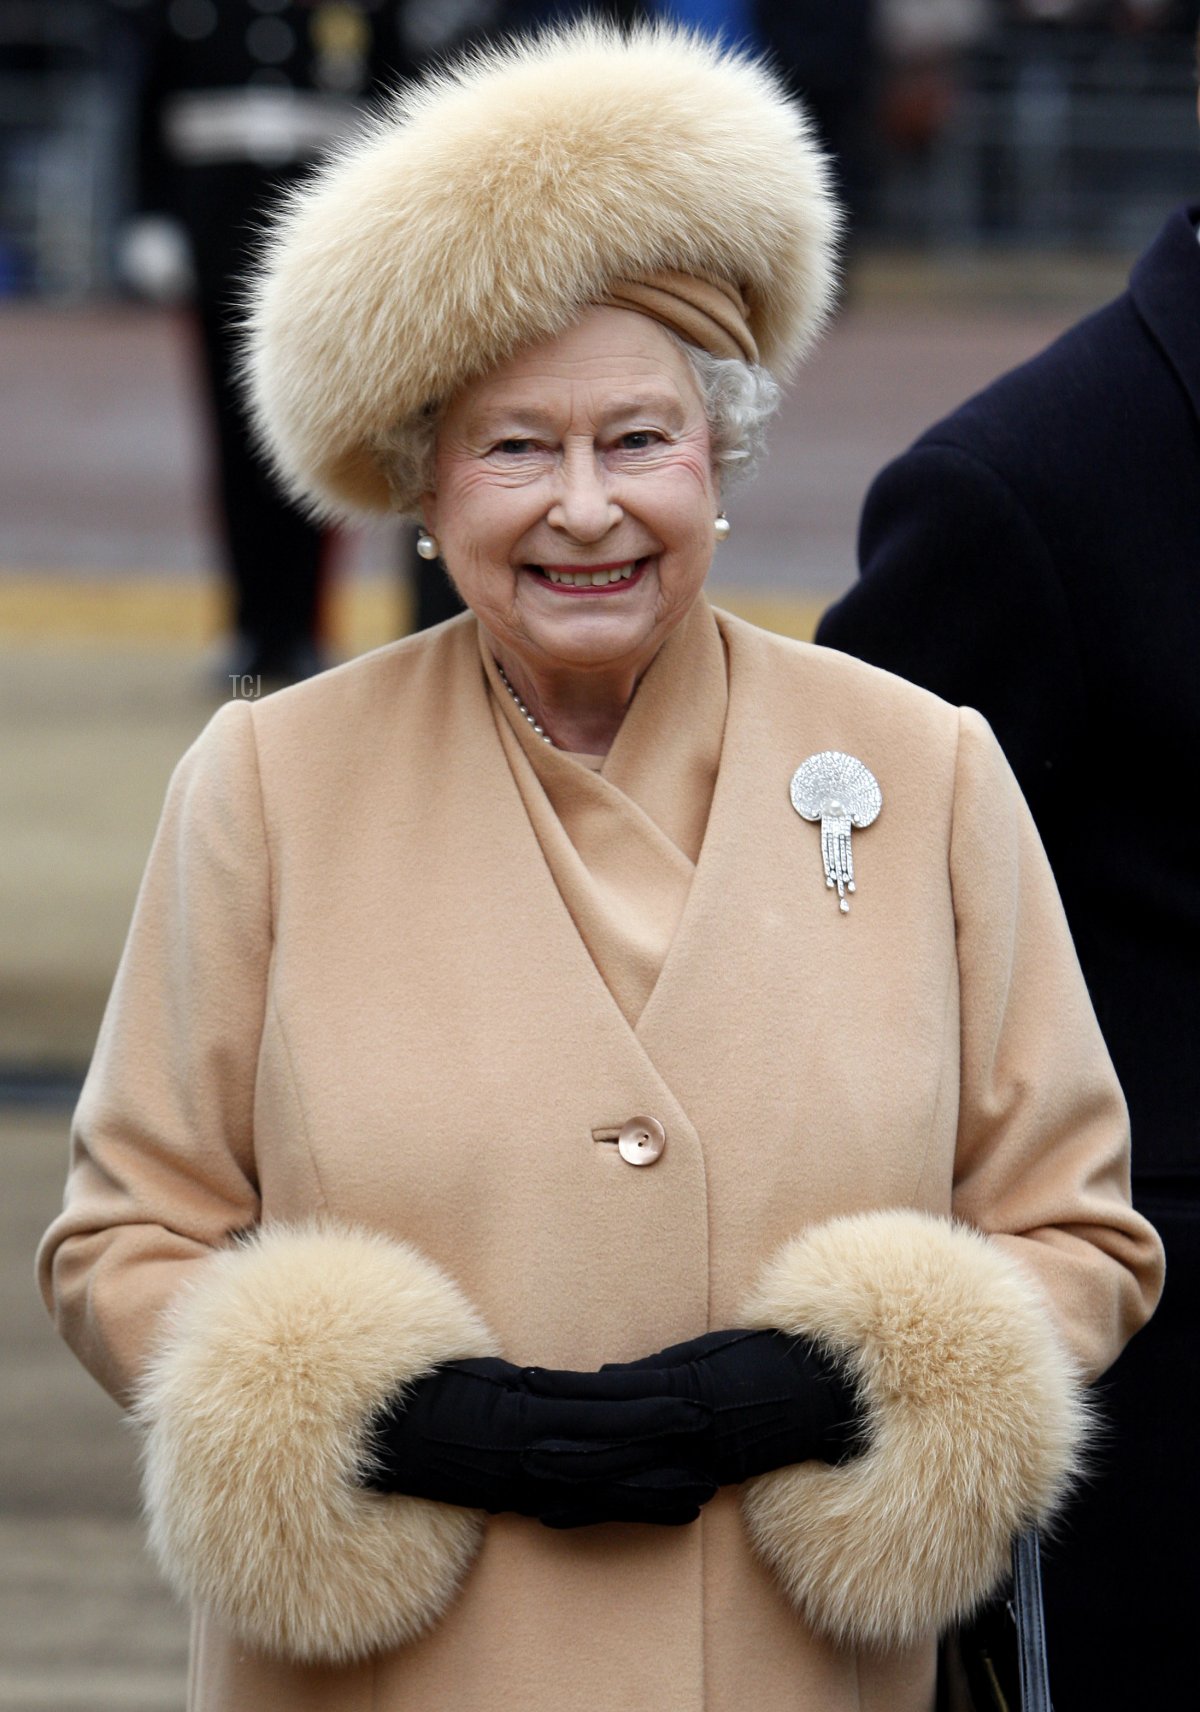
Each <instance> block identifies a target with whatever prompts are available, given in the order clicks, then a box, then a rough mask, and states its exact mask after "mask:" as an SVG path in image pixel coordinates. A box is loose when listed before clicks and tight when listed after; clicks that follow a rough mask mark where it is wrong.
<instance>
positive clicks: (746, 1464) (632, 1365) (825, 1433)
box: [529, 1331, 865, 1486]
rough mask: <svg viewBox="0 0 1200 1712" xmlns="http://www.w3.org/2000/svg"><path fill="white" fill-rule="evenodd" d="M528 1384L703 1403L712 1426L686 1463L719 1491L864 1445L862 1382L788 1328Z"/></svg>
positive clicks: (535, 1375) (693, 1444) (545, 1376)
mask: <svg viewBox="0 0 1200 1712" xmlns="http://www.w3.org/2000/svg"><path fill="white" fill-rule="evenodd" d="M529 1384H530V1386H531V1387H532V1388H533V1389H535V1390H536V1391H537V1392H538V1394H539V1395H540V1396H545V1397H557V1396H566V1395H568V1394H570V1395H572V1396H575V1397H580V1398H585V1397H587V1398H592V1399H594V1400H595V1401H600V1400H601V1399H605V1400H609V1401H615V1400H616V1399H617V1398H619V1397H624V1396H629V1395H632V1394H633V1390H632V1389H630V1388H631V1387H632V1388H636V1390H637V1394H638V1395H641V1396H645V1395H646V1394H647V1391H648V1390H649V1389H653V1391H654V1392H655V1393H657V1394H658V1395H660V1396H662V1397H673V1398H676V1399H678V1400H680V1401H689V1402H692V1403H694V1404H698V1405H700V1406H701V1407H702V1408H703V1409H704V1410H705V1412H706V1414H707V1416H708V1419H709V1422H710V1425H709V1428H708V1431H707V1432H706V1433H704V1434H702V1435H693V1436H692V1437H691V1438H690V1439H689V1441H688V1444H689V1448H690V1454H691V1457H692V1458H693V1459H694V1460H690V1461H689V1463H688V1466H689V1467H691V1468H692V1469H693V1470H694V1472H695V1473H696V1474H697V1476H699V1477H700V1478H702V1479H709V1480H712V1481H714V1482H715V1483H716V1484H717V1485H718V1486H728V1485H732V1484H735V1483H736V1482H738V1481H741V1480H749V1479H750V1477H751V1475H755V1474H766V1473H768V1472H769V1471H770V1470H771V1469H773V1468H784V1467H786V1466H787V1465H789V1464H791V1463H794V1462H808V1461H813V1460H815V1461H820V1462H843V1461H845V1460H846V1459H847V1458H848V1457H851V1456H854V1455H856V1454H857V1453H858V1452H859V1451H861V1450H863V1449H865V1444H864V1442H863V1439H862V1433H861V1428H862V1422H863V1411H862V1407H861V1405H860V1403H859V1401H858V1397H857V1393H856V1390H855V1387H854V1385H853V1384H852V1383H851V1381H850V1380H848V1379H847V1378H846V1377H845V1375H844V1374H843V1373H842V1371H841V1369H840V1368H839V1366H838V1364H837V1363H836V1362H835V1361H833V1360H832V1359H831V1358H830V1357H829V1356H828V1355H826V1354H825V1353H824V1352H823V1351H822V1350H821V1348H820V1347H819V1346H818V1345H817V1344H815V1343H813V1342H811V1341H810V1340H809V1339H807V1338H802V1337H789V1336H787V1335H786V1334H785V1333H783V1332H775V1331H725V1332H708V1333H706V1334H705V1335H704V1336H703V1337H698V1338H692V1339H691V1340H690V1341H689V1342H687V1343H677V1344H673V1345H672V1346H671V1348H669V1349H664V1350H661V1351H660V1352H659V1354H657V1355H651V1356H647V1357H646V1358H645V1359H644V1360H642V1361H630V1362H617V1363H613V1364H612V1365H610V1366H606V1367H602V1368H601V1369H600V1371H599V1373H594V1374H587V1373H556V1372H550V1371H545V1372H543V1371H542V1370H541V1369H538V1368H532V1369H530V1370H529Z"/></svg>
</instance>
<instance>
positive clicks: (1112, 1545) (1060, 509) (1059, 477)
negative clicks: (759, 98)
mask: <svg viewBox="0 0 1200 1712" xmlns="http://www.w3.org/2000/svg"><path fill="white" fill-rule="evenodd" d="M1198 45H1200V44H1198ZM1198 221H1200V201H1198V202H1197V203H1196V204H1194V205H1191V206H1185V207H1181V208H1179V209H1177V210H1176V212H1175V213H1174V214H1172V215H1171V217H1170V218H1169V219H1168V220H1167V222H1166V224H1165V225H1164V226H1163V228H1162V230H1161V231H1160V232H1159V234H1158V236H1157V237H1156V238H1155V240H1154V241H1153V243H1152V244H1151V245H1150V247H1149V249H1148V250H1146V252H1145V253H1144V255H1143V256H1142V257H1141V259H1140V260H1139V261H1138V263H1137V265H1136V266H1135V268H1134V270H1133V273H1132V275H1131V277H1130V282H1129V289H1128V290H1127V291H1126V292H1125V293H1124V294H1123V295H1122V296H1121V297H1119V298H1118V299H1117V300H1116V301H1115V302H1113V303H1110V304H1109V305H1108V306H1107V307H1106V308H1104V309H1101V310H1100V311H1099V312H1098V313H1097V314H1095V315H1092V316H1090V317H1089V318H1087V319H1086V320H1084V321H1082V322H1081V323H1079V324H1078V325H1077V326H1075V327H1073V328H1072V329H1071V330H1070V331H1068V332H1067V333H1066V334H1065V335H1064V336H1063V337H1062V338H1060V339H1059V340H1058V341H1057V342H1056V343H1055V344H1053V345H1052V346H1051V347H1050V348H1049V349H1048V350H1046V351H1044V352H1043V353H1042V354H1041V355H1039V356H1037V357H1035V358H1034V359H1033V360H1032V361H1030V362H1028V363H1026V364H1025V365H1023V366H1022V367H1021V368H1018V369H1016V370H1014V371H1013V372H1011V373H1009V374H1006V375H1004V376H1002V377H1001V378H1000V379H999V380H998V381H996V382H995V383H994V384H993V385H992V386H990V387H989V388H988V389H987V390H986V391H985V392H983V393H981V394H980V395H978V396H977V397H975V398H972V399H971V400H970V401H969V402H968V403H966V404H964V405H963V406H962V407H961V408H960V409H959V410H957V411H955V412H954V414H953V415H951V416H949V417H947V418H946V419H945V420H944V421H942V422H939V423H938V424H937V425H936V426H935V427H933V428H931V429H929V430H928V432H926V433H925V434H923V435H922V436H921V438H920V439H919V440H918V441H917V442H916V444H915V445H914V446H913V447H911V448H910V449H909V450H908V451H907V452H905V453H904V454H903V455H902V456H901V457H899V458H898V459H896V460H895V462H893V463H892V464H890V465H889V466H888V467H887V468H886V469H885V470H884V471H883V473H882V474H881V475H880V476H879V477H878V479H877V480H876V482H875V483H874V485H873V486H872V488H871V490H870V492H869V493H868V495H867V500H866V504H865V507H864V510H863V517H862V528H861V534H860V537H859V557H860V564H861V571H862V578H861V581H860V582H859V583H858V584H857V586H856V587H854V588H853V589H851V591H850V592H849V593H848V594H847V595H846V596H845V597H844V599H842V600H841V601H840V602H839V603H838V604H837V605H836V606H834V607H833V609H832V610H831V611H830V612H829V613H828V614H827V615H826V616H825V618H824V619H823V621H822V623H821V625H820V626H819V628H818V632H817V639H818V640H819V641H820V642H823V643H826V644H828V645H829V646H831V647H834V648H840V649H843V650H844V651H846V652H848V653H852V654H857V655H859V656H861V657H862V658H863V659H866V660H869V661H871V662H873V663H874V664H876V665H882V666H886V667H888V668H889V669H890V670H892V671H894V672H897V673H899V674H900V675H902V676H904V677H907V678H911V679H913V680H915V681H916V682H918V683H921V684H924V685H926V686H927V687H928V688H930V689H932V690H935V691H936V692H937V693H938V694H939V695H942V696H946V697H948V698H950V699H952V700H954V701H956V702H962V703H967V704H969V705H971V706H974V707H977V708H980V709H981V710H982V711H983V712H984V714H986V716H987V717H988V719H989V720H990V721H991V723H992V726H993V728H994V730H995V732H996V734H997V736H998V737H999V739H1000V741H1001V743H1002V745H1003V747H1004V749H1005V751H1006V753H1007V755H1008V758H1009V761H1010V763H1011V764H1012V766H1013V769H1014V770H1015V772H1016V775H1017V778H1018V780H1019V781H1020V784H1021V787H1022V789H1023V790H1024V792H1025V795H1026V797H1027V799H1028V801H1029V804H1030V806H1031V808H1032V809H1033V812H1034V815H1035V817H1036V819H1037V822H1038V827H1039V830H1040V831H1041V834H1042V838H1043V840H1044V842H1045V845H1046V849H1047V852H1048V853H1049V856H1050V859H1051V862H1052V864H1053V867H1054V871H1055V875H1056V877H1057V879H1058V883H1059V887H1060V889H1061V892H1062V897H1063V903H1064V905H1065V908H1066V911H1067V916H1068V920H1069V922H1070V926H1071V930H1072V933H1073V935H1074V938H1075V943H1076V947H1077V950H1078V953H1079V958H1080V961H1081V963H1082V965H1083V970H1084V973H1085V976H1086V978H1087V983H1088V987H1089V989H1090V992H1091V996H1092V1001H1093V1003H1094V1004H1095V1007H1096V1011H1097V1014H1098V1016H1099V1018H1100V1023H1101V1026H1102V1028H1103V1030H1104V1033H1105V1037H1106V1040H1107V1043H1108V1046H1109V1049H1110V1051H1111V1052H1112V1055H1113V1059H1114V1062H1115V1063H1116V1066H1117V1071H1118V1074H1119V1076H1120V1079H1121V1083H1122V1086H1123V1087H1124V1090H1125V1094H1126V1097H1127V1099H1128V1102H1129V1106H1130V1113H1131V1119H1132V1127H1133V1187H1134V1197H1135V1201H1136V1204H1137V1205H1138V1206H1139V1207H1140V1208H1141V1210H1142V1211H1143V1212H1145V1213H1146V1214H1148V1216H1149V1217H1150V1218H1152V1219H1153V1221H1154V1224H1155V1225H1156V1227H1157V1228H1158V1230H1159V1231H1160V1233H1161V1234H1162V1236H1163V1239H1164V1242H1165V1244H1166V1249H1167V1257H1168V1276H1169V1283H1168V1287H1167V1291H1166V1295H1165V1298H1164V1305H1163V1308H1162V1309H1161V1311H1160V1313H1159V1316H1158V1318H1157V1319H1156V1321H1155V1322H1154V1325H1153V1327H1152V1328H1151V1331H1150V1333H1149V1334H1148V1336H1147V1337H1146V1338H1145V1339H1144V1340H1143V1342H1142V1343H1141V1344H1140V1345H1137V1346H1135V1347H1134V1349H1133V1350H1132V1351H1131V1353H1130V1354H1129V1355H1128V1356H1126V1357H1124V1358H1123V1359H1122V1360H1121V1361H1120V1362H1119V1363H1118V1365H1117V1367H1116V1368H1115V1369H1114V1371H1113V1373H1112V1375H1111V1376H1110V1377H1109V1378H1108V1379H1106V1380H1105V1381H1104V1383H1103V1386H1102V1390H1101V1399H1100V1400H1101V1406H1102V1411H1103V1418H1104V1419H1105V1420H1106V1421H1107V1422H1108V1423H1109V1425H1110V1428H1111V1434H1110V1436H1109V1437H1107V1438H1103V1439H1102V1440H1101V1441H1100V1446H1099V1448H1098V1450H1097V1452H1096V1453H1095V1463H1096V1477H1095V1479H1094V1481H1093V1482H1092V1483H1091V1484H1090V1485H1089V1486H1088V1487H1087V1489H1086V1490H1085V1491H1084V1492H1083V1493H1081V1495H1080V1496H1079V1498H1078V1499H1077V1500H1076V1502H1075V1504H1074V1506H1073V1507H1072V1509H1071V1510H1070V1512H1069V1515H1068V1517H1067V1519H1066V1521H1065V1523H1064V1526H1063V1530H1062V1535H1061V1538H1058V1539H1055V1540H1054V1541H1052V1542H1051V1543H1050V1544H1049V1545H1048V1547H1047V1550H1046V1564H1045V1579H1046V1598H1047V1628H1048V1633H1049V1635H1050V1637H1051V1667H1052V1676H1053V1679H1054V1696H1055V1706H1056V1707H1057V1708H1058V1712H1077V1709H1078V1712H1083V1709H1084V1708H1095V1707H1107V1706H1113V1707H1116V1706H1166V1705H1170V1704H1172V1703H1174V1700H1175V1698H1176V1696H1177V1694H1178V1692H1179V1685H1180V1684H1181V1683H1183V1682H1185V1681H1187V1680H1188V1678H1189V1675H1190V1661H1191V1647H1192V1641H1191V1627H1192V1620H1193V1618H1192V1610H1193V1606H1194V1602H1195V1594H1196V1589H1197V1587H1198V1586H1200V1547H1198V1545H1197V1540H1196V1533H1195V1526H1194V1518H1195V1516H1196V1514H1197V1512H1198V1511H1200V1478H1198V1476H1197V1471H1196V1463H1195V1457H1194V1445H1193V1438H1194V1432H1193V1422H1194V1420H1195V1416H1196V1410H1197V1407H1198V1406H1200V1349H1198V1347H1197V1342H1196V1335H1195V1326H1196V1317H1197V1314H1198V1313H1200V1132H1198V1128H1197V1116H1196V1114H1197V1112H1198V1111H1200V1055H1198V1054H1197V1051H1196V1042H1197V1039H1200V804H1198V802H1197V799H1196V793H1195V791H1194V789H1193V788H1192V785H1193V783H1194V781H1195V777H1196V756H1197V754H1198V753H1200V678H1198V676H1197V662H1198V661H1200V599H1198V598H1197V595H1198V590H1197V557H1198V554H1200V316H1198V315H1197V305H1198V304H1200V238H1198V233H1197V223H1198Z"/></svg>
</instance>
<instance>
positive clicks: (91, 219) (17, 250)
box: [0, 0, 124, 297]
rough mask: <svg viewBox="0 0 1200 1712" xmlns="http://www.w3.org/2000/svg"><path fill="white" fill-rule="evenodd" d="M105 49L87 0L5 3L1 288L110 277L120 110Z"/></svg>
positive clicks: (70, 289) (60, 285)
mask: <svg viewBox="0 0 1200 1712" xmlns="http://www.w3.org/2000/svg"><path fill="white" fill-rule="evenodd" d="M105 48H106V36H105V19H104V15H103V11H102V9H101V8H100V7H99V6H96V5H94V4H89V3H88V0H0V294H6V293H13V292H20V293H26V292H30V293H36V294H38V295H44V296H50V297H84V296H89V295H92V294H94V293H96V292H98V291H100V290H102V289H104V288H105V287H106V286H107V285H108V284H109V282H110V277H111V264H110V256H111V240H112V232H113V228H114V225H115V221H116V217H117V210H118V208H119V207H120V205H121V201H122V178H123V172H122V163H123V153H122V145H123V134H124V117H123V108H122V101H121V88H120V81H119V79H117V78H116V77H114V76H113V74H112V70H111V67H109V66H108V65H107V64H106V55H105Z"/></svg>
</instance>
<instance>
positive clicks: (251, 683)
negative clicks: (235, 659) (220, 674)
mask: <svg viewBox="0 0 1200 1712" xmlns="http://www.w3.org/2000/svg"><path fill="white" fill-rule="evenodd" d="M229 693H230V695H231V696H233V697H235V698H236V697H244V698H245V700H247V701H255V700H257V698H258V697H259V696H260V695H261V694H262V673H261V672H230V674H229Z"/></svg>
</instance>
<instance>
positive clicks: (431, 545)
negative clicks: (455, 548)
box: [417, 529, 438, 559]
mask: <svg viewBox="0 0 1200 1712" xmlns="http://www.w3.org/2000/svg"><path fill="white" fill-rule="evenodd" d="M417 556H418V557H419V558H422V559H436V558H437V556H438V544H437V542H436V540H435V539H434V537H433V536H432V535H431V534H430V533H429V531H428V529H422V531H421V533H420V534H419V535H418V536H417Z"/></svg>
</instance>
